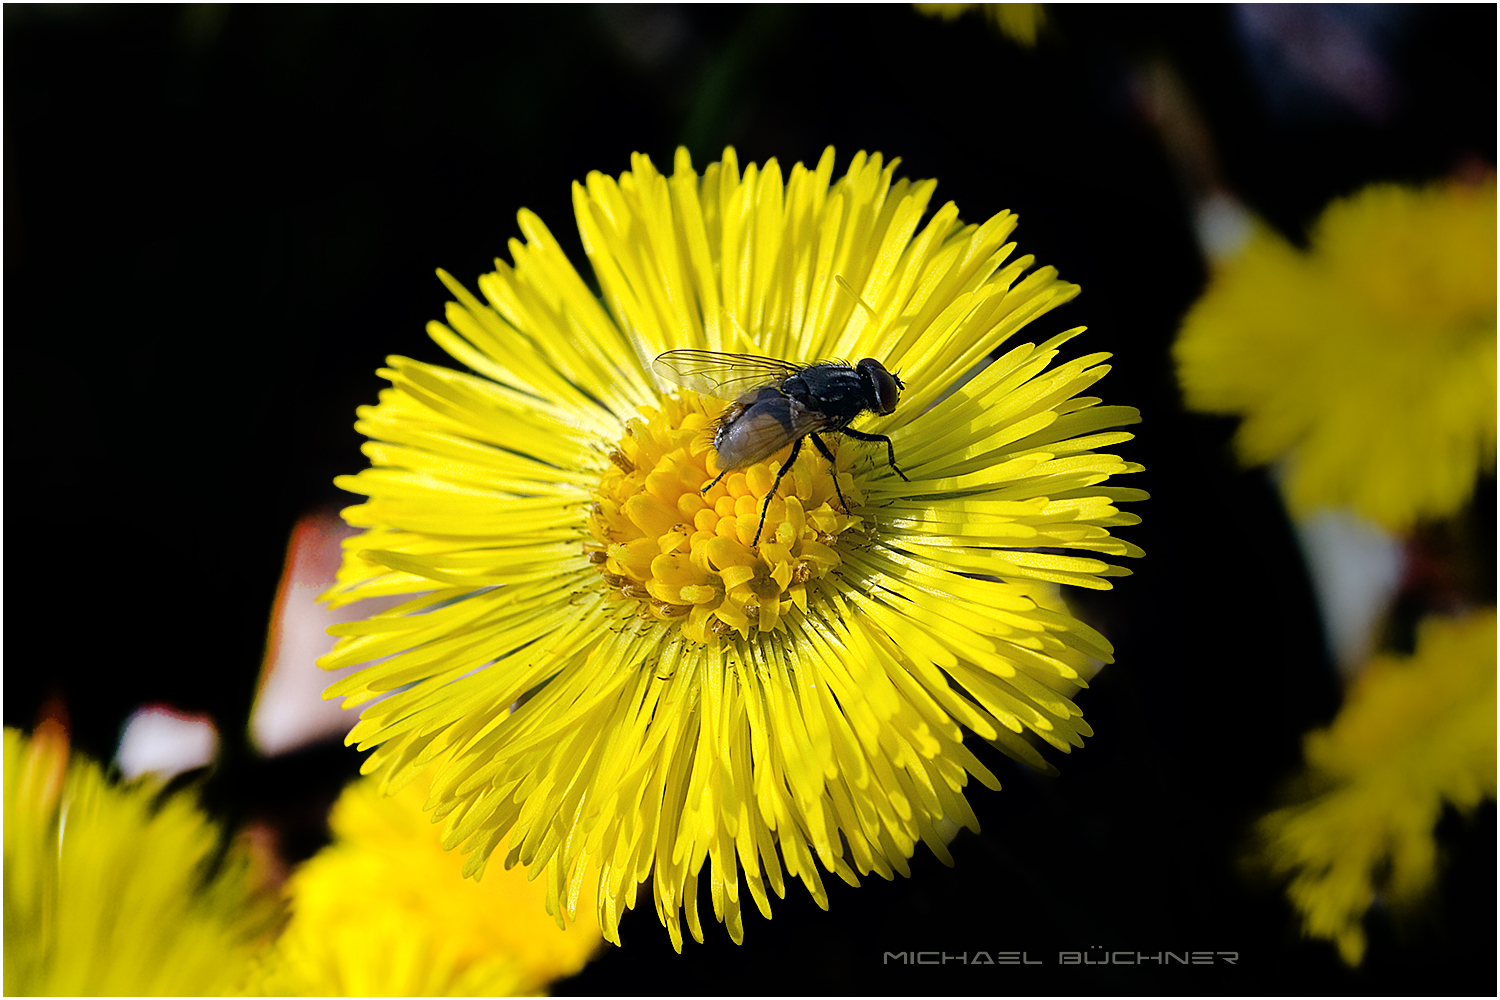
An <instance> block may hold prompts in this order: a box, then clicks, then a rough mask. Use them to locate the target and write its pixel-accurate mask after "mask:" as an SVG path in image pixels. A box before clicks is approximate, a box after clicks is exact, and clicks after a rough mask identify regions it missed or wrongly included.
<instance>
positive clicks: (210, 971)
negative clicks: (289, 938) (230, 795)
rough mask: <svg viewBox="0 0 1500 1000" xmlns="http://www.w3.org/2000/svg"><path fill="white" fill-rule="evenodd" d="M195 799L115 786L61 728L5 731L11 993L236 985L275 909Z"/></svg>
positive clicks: (132, 992) (198, 989)
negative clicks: (77, 753) (71, 746)
mask: <svg viewBox="0 0 1500 1000" xmlns="http://www.w3.org/2000/svg"><path fill="white" fill-rule="evenodd" d="M221 836H222V834H221V832H220V831H219V829H218V828H217V827H216V826H215V825H214V824H213V822H212V821H210V820H209V818H208V817H207V816H205V815H204V814H203V813H202V811H200V810H199V808H198V807H197V806H196V805H195V804H194V803H193V801H192V800H191V798H190V797H189V796H187V795H185V794H177V795H172V796H168V797H166V798H160V796H159V793H158V788H157V787H156V786H153V785H149V784H135V785H130V786H116V785H113V784H111V783H110V782H109V781H108V780H106V778H105V776H104V772H103V771H102V770H101V769H100V767H99V765H98V764H96V763H94V762H93V761H90V760H86V759H83V758H78V757H74V758H73V759H72V760H69V758H68V745H67V738H66V736H65V735H64V734H63V733H62V730H61V727H59V726H56V725H55V724H44V725H43V726H42V727H39V728H38V730H37V734H36V736H35V738H33V739H30V740H28V739H27V738H26V737H25V736H23V735H22V734H21V733H19V732H17V731H15V730H12V729H7V730H5V992H6V993H7V994H8V995H10V996H16V995H29V996H37V995H51V996H79V995H82V996H139V995H149V996H174V995H176V996H183V995H186V996H202V995H206V994H221V993H225V992H229V991H233V990H236V989H239V988H240V987H241V986H242V985H243V983H244V981H245V977H246V975H247V974H248V972H249V969H250V962H251V958H252V956H253V955H254V953H255V951H256V949H257V948H258V947H259V946H260V944H261V942H263V941H264V940H265V939H266V938H267V937H268V936H269V934H270V931H271V929H272V924H273V922H274V920H275V918H276V915H277V910H276V907H275V905H274V903H273V902H271V901H270V900H269V899H268V898H267V897H265V896H264V895H262V894H261V893H260V892H259V890H258V884H259V880H258V879H257V878H255V877H254V875H253V872H252V866H251V863H250V860H249V857H248V855H246V854H245V853H244V852H243V851H242V850H240V849H239V847H238V846H236V845H231V846H230V848H229V849H228V851H227V852H226V853H224V854H223V855H222V856H221V855H220V847H221Z"/></svg>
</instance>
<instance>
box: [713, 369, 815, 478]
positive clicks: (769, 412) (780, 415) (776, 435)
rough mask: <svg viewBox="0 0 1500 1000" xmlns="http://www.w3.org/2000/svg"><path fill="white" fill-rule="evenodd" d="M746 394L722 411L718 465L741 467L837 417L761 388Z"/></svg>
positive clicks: (754, 461)
mask: <svg viewBox="0 0 1500 1000" xmlns="http://www.w3.org/2000/svg"><path fill="white" fill-rule="evenodd" d="M748 397H749V394H748V393H747V394H746V396H745V397H741V399H740V401H739V402H737V403H736V404H735V405H734V406H731V407H730V408H729V409H728V410H726V411H725V413H724V417H723V418H722V419H721V422H720V431H719V433H718V434H717V435H715V443H716V445H717V450H718V454H719V468H720V469H743V468H744V467H745V466H747V465H754V464H755V463H756V462H760V461H763V460H765V459H767V458H770V457H771V456H772V455H774V454H776V453H777V452H778V451H780V450H781V449H783V448H785V447H786V446H787V445H789V444H791V443H792V442H793V441H796V440H799V439H800V438H803V437H805V436H806V435H808V434H817V433H819V432H821V431H827V430H832V429H834V428H835V427H836V426H837V425H838V423H839V422H838V420H837V419H836V418H834V417H830V416H828V415H827V414H825V413H820V412H818V411H817V410H810V409H808V408H807V407H805V406H803V405H802V404H801V403H799V402H798V401H797V400H795V399H793V398H791V397H790V396H784V395H782V394H780V393H778V392H775V391H774V390H772V389H762V390H761V392H760V396H759V398H757V399H755V400H754V401H750V400H749V399H748Z"/></svg>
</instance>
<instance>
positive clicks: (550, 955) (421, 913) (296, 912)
mask: <svg viewBox="0 0 1500 1000" xmlns="http://www.w3.org/2000/svg"><path fill="white" fill-rule="evenodd" d="M376 785H377V783H376V781H375V780H374V779H369V778H365V779H361V780H360V781H357V782H355V783H354V784H352V785H350V786H349V787H348V788H346V789H345V790H344V794H343V795H342V796H340V798H339V801H338V802H337V803H336V804H335V806H334V808H333V813H332V815H331V816H330V818H329V824H330V826H331V827H332V830H333V834H334V842H333V843H332V844H331V845H329V846H328V847H326V848H324V849H323V850H322V851H320V852H318V853H317V854H316V855H314V856H313V857H312V858H311V859H309V860H308V861H307V862H306V863H304V864H303V865H302V866H301V867H299V868H298V869H297V871H296V873H295V874H294V875H293V876H292V878H291V880H290V882H289V885H288V888H289V891H290V897H291V907H292V919H291V922H290V923H289V924H288V926H287V928H286V930H285V932H283V934H282V935H281V938H280V939H279V940H278V941H277V944H276V947H275V949H274V950H272V951H271V952H270V953H269V956H268V958H267V959H266V961H265V963H264V964H263V965H262V967H261V969H260V970H259V973H258V974H257V976H256V977H255V982H254V989H255V990H256V991H257V992H259V993H263V994H265V995H268V996H277V995H297V996H320V995H330V996H370V995H373V996H380V995H393V996H515V995H533V994H536V993H538V992H539V991H541V990H542V989H543V988H544V987H545V986H546V984H547V983H549V982H551V981H553V980H555V979H560V978H562V977H564V976H569V975H572V974H573V973H575V972H577V971H578V970H579V969H581V968H582V967H583V965H584V963H585V962H586V961H587V960H588V958H589V956H590V955H591V954H593V953H594V952H595V951H597V950H598V949H599V948H600V946H601V938H600V935H599V929H598V926H597V925H596V924H595V923H594V919H593V914H592V913H591V912H590V913H587V914H586V915H585V916H584V918H583V919H582V920H581V921H580V922H577V923H574V924H572V925H571V926H569V927H568V928H567V929H566V930H563V929H561V928H559V927H558V926H556V924H554V922H553V920H552V919H551V918H550V917H548V916H547V914H546V912H545V910H544V903H545V897H546V894H547V890H546V886H545V884H543V883H541V882H531V881H528V880H527V879H526V873H525V871H524V870H522V869H519V868H517V869H513V870H511V871H508V872H503V873H498V874H494V875H491V877H490V878H487V879H485V880H484V881H483V882H474V881H471V880H469V879H465V878H463V874H462V873H463V859H462V857H461V856H460V855H458V854H455V853H452V852H449V851H445V850H444V849H443V846H442V836H441V831H440V830H438V829H437V828H436V827H434V826H433V825H432V824H431V823H430V822H428V819H427V817H426V816H424V815H423V813H422V803H423V799H424V793H423V790H422V788H421V787H419V785H418V784H417V783H413V784H410V785H407V786H406V788H404V789H402V791H401V792H399V793H398V794H397V795H395V796H394V797H386V796H384V795H382V794H380V792H379V790H378V788H377V787H376ZM590 909H591V907H590Z"/></svg>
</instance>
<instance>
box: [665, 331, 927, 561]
mask: <svg viewBox="0 0 1500 1000" xmlns="http://www.w3.org/2000/svg"><path fill="white" fill-rule="evenodd" d="M652 367H653V368H655V369H656V373H657V374H658V375H660V376H661V377H662V378H665V379H669V380H671V381H672V382H675V383H677V384H678V385H680V386H682V387H683V388H685V389H692V390H693V391H694V392H701V393H705V394H707V395H710V396H717V397H719V398H720V399H729V400H733V402H732V403H731V404H730V406H729V408H728V409H727V410H725V411H724V413H723V415H722V416H721V417H719V425H718V427H717V428H716V429H715V431H714V450H715V451H717V452H718V453H719V469H720V472H719V474H718V476H717V477H715V479H714V481H713V482H712V483H709V484H708V485H707V486H705V487H703V489H702V491H701V492H704V493H707V492H708V491H709V490H711V489H713V487H714V485H715V484H716V483H718V481H719V480H720V479H723V478H724V476H725V474H727V473H729V472H731V471H733V470H735V469H743V468H744V467H746V466H747V465H754V464H755V463H756V462H759V461H762V460H763V459H766V458H769V457H770V456H772V455H774V454H776V453H777V452H778V451H780V450H781V449H782V448H785V447H786V446H787V445H788V444H790V445H791V446H792V453H791V455H789V456H788V457H787V460H786V463H785V464H783V465H782V467H781V470H780V471H779V472H777V473H776V482H774V483H772V484H771V492H770V493H767V494H766V496H765V499H764V501H762V503H761V505H760V525H759V527H757V528H756V529H755V541H753V542H751V543H750V544H751V545H752V546H753V545H758V544H760V534H761V532H762V531H764V530H765V527H766V511H767V510H768V509H769V508H770V506H771V497H772V496H774V495H775V494H776V487H778V486H780V485H781V479H782V477H783V476H785V475H786V472H787V470H788V469H790V468H791V467H792V463H793V462H795V461H797V455H798V453H799V452H801V450H802V442H803V441H804V440H805V439H807V438H811V439H812V443H813V447H815V448H817V449H818V451H819V452H820V453H821V454H822V456H823V457H824V458H826V459H828V462H829V464H830V465H832V464H833V453H832V452H831V451H829V450H828V446H827V445H825V444H824V443H823V440H822V438H820V437H818V435H819V434H832V433H837V434H845V435H847V436H849V437H852V438H854V439H855V440H856V441H881V442H884V443H885V449H886V458H887V461H889V462H890V465H891V468H892V469H895V470H896V475H898V476H900V477H901V478H902V479H906V473H904V472H902V471H901V470H900V469H898V468H896V447H895V445H893V444H891V439H890V438H888V437H886V436H885V435H884V434H865V433H863V432H861V431H855V430H850V429H849V422H850V421H852V420H853V419H854V418H856V417H858V416H859V415H861V414H863V413H879V414H881V415H884V414H888V413H893V412H895V410H896V402H897V400H898V399H900V395H901V390H902V389H905V388H906V385H905V384H904V383H903V382H902V381H901V379H900V378H899V377H898V376H896V375H893V374H892V373H890V372H888V371H886V369H885V365H883V364H881V363H880V362H879V361H876V360H875V359H874V358H865V359H864V360H862V361H860V362H859V364H857V365H846V364H843V363H842V362H837V361H820V362H818V363H817V364H812V365H798V364H793V363H792V362H790V361H778V360H777V359H775V358H761V357H756V356H755V355H753V354H720V353H719V352H717V351H695V350H681V351H668V352H666V353H665V354H662V355H660V356H658V357H657V359H656V361H655V362H654V363H653V364H652ZM833 489H834V492H836V493H837V494H838V498H839V503H840V504H842V505H843V507H844V511H845V512H846V513H847V512H848V510H849V502H848V501H847V500H845V499H844V491H843V490H841V489H839V483H838V476H836V475H835V476H834V477H833Z"/></svg>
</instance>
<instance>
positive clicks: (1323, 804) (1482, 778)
mask: <svg viewBox="0 0 1500 1000" xmlns="http://www.w3.org/2000/svg"><path fill="white" fill-rule="evenodd" d="M1495 711H1496V702H1495V613H1494V611H1493V610H1490V611H1487V612H1484V613H1479V614H1474V615H1471V616H1469V617H1468V618H1465V619H1459V620H1454V621H1444V620H1442V619H1432V620H1429V621H1428V622H1426V623H1425V624H1424V626H1423V629H1422V631H1421V633H1420V634H1419V636H1418V642H1417V651H1416V654H1415V655H1414V656H1411V657H1400V656H1389V655H1387V656H1381V657H1377V658H1376V659H1375V660H1374V661H1373V662H1372V663H1371V664H1370V665H1369V667H1368V668H1367V669H1366V670H1365V671H1364V672H1363V673H1362V674H1361V675H1360V678H1359V681H1358V683H1357V684H1356V686H1355V687H1354V689H1353V691H1352V692H1351V694H1350V698H1349V702H1348V704H1347V705H1345V706H1344V709H1343V711H1341V712H1340V713H1339V715H1338V718H1336V719H1335V720H1334V721H1333V725H1331V726H1330V727H1329V728H1327V729H1324V730H1319V731H1317V732H1314V733H1311V734H1309V735H1308V737H1307V740H1306V756H1307V767H1308V771H1307V774H1306V775H1305V776H1304V778H1303V784H1304V785H1305V786H1306V788H1307V789H1308V790H1309V791H1310V792H1311V794H1309V795H1308V796H1307V797H1306V798H1305V801H1302V802H1299V803H1298V804H1296V805H1292V806H1287V807H1286V808H1283V809H1279V810H1277V811H1276V812H1274V813H1272V814H1270V815H1269V816H1267V817H1266V818H1265V819H1263V820H1262V821H1261V824H1260V833H1261V836H1262V838H1263V845H1262V853H1263V855H1264V858H1265V860H1266V862H1267V863H1268V865H1269V866H1270V868H1271V869H1272V870H1273V871H1275V872H1277V873H1280V874H1285V875H1291V876H1292V881H1291V885H1290V888H1289V890H1288V892H1289V895H1290V896H1291V899H1292V903H1293V904H1294V905H1295V906H1296V907H1297V909H1298V910H1299V911H1301V913H1302V918H1303V927H1304V930H1305V932H1306V934H1307V935H1308V936H1310V937H1319V938H1325V939H1328V940H1332V941H1334V942H1335V943H1336V944H1337V945H1338V949H1339V954H1340V955H1341V956H1342V957H1343V958H1344V961H1346V962H1348V963H1349V964H1350V965H1357V964H1358V963H1359V961H1360V959H1361V958H1362V957H1363V955H1364V950H1365V935H1364V930H1363V929H1362V927H1361V926H1360V922H1361V919H1362V918H1363V916H1364V914H1365V911H1366V910H1368V909H1369V908H1370V905H1371V903H1373V902H1374V900H1375V897H1376V894H1377V893H1378V892H1385V893H1388V894H1389V897H1390V898H1391V899H1392V900H1393V901H1396V902H1403V901H1408V900H1410V899H1412V898H1413V897H1415V896H1417V895H1419V894H1420V893H1421V892H1423V891H1424V890H1425V889H1427V888H1428V887H1429V886H1430V885H1431V884H1432V881H1433V879H1434V877H1435V876H1436V867H1437V849H1436V844H1435V842H1434V840H1433V830H1434V828H1435V827H1436V825H1437V821H1438V818H1439V816H1440V814H1441V812H1442V808H1443V805H1444V803H1449V804H1451V805H1453V806H1455V807H1457V808H1459V809H1462V810H1464V811H1468V810H1471V809H1473V808H1474V807H1475V806H1476V805H1478V804H1479V802H1480V801H1481V800H1483V799H1493V798H1494V797H1495Z"/></svg>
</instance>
